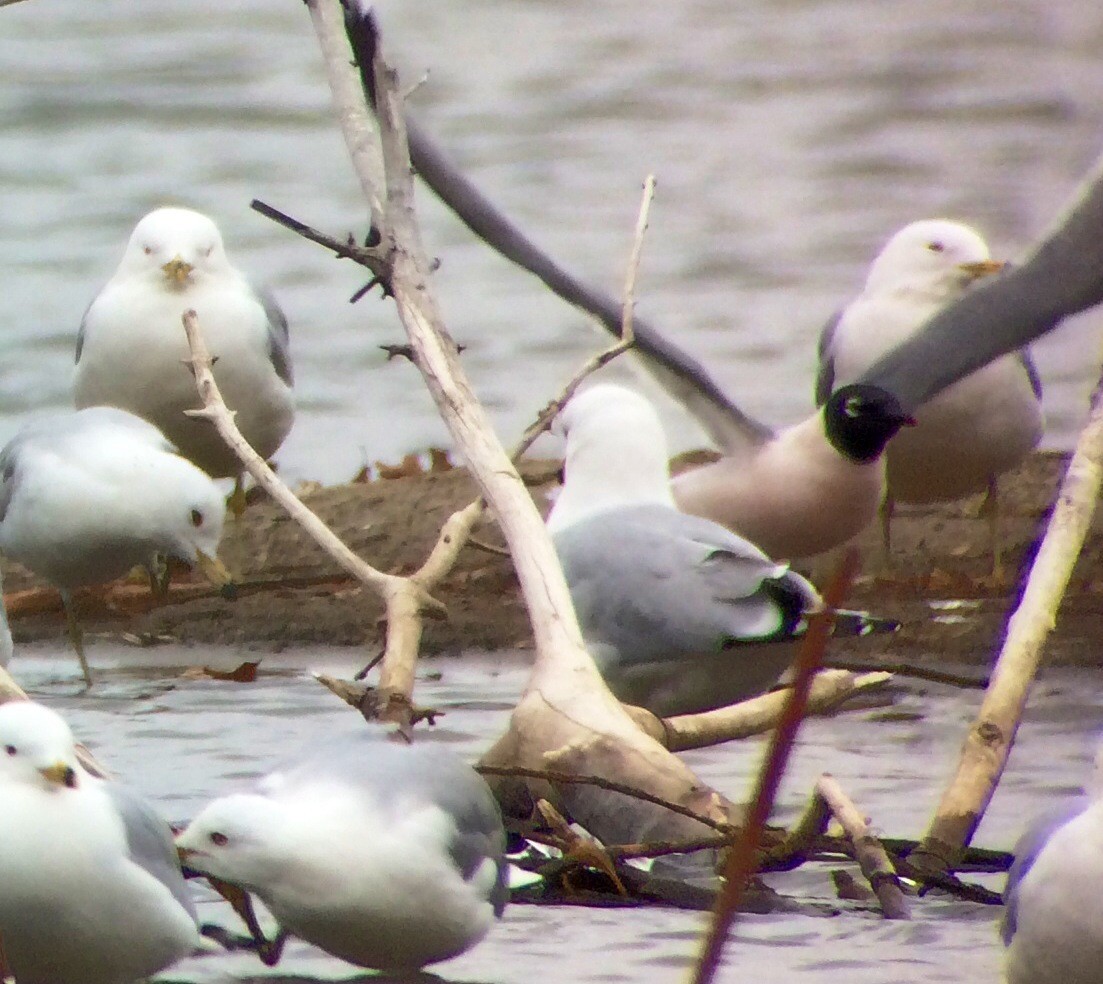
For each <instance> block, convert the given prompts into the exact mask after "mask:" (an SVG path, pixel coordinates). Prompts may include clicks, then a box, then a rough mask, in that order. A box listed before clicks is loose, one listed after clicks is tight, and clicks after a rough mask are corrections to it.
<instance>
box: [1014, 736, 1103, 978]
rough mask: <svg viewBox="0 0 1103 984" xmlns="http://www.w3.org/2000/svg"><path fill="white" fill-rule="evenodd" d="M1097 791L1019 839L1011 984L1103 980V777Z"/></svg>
mask: <svg viewBox="0 0 1103 984" xmlns="http://www.w3.org/2000/svg"><path fill="white" fill-rule="evenodd" d="M1101 757H1103V755H1101V754H1100V753H1097V754H1096V763H1095V775H1094V777H1093V781H1092V789H1091V790H1090V797H1085V798H1083V799H1082V800H1081V801H1080V802H1078V803H1076V804H1073V805H1070V806H1068V807H1066V808H1064V809H1063V810H1061V811H1058V812H1052V813H1050V814H1049V815H1048V816H1044V817H1042V818H1040V819H1039V820H1037V821H1035V823H1033V824H1032V825H1031V826H1030V827H1029V828H1028V829H1027V830H1026V832H1025V833H1024V834H1023V836H1022V837H1021V838H1020V840H1019V843H1018V844H1017V845H1016V846H1015V863H1014V864H1013V865H1012V866H1011V870H1010V871H1009V872H1008V874H1007V887H1006V888H1005V890H1004V903H1005V909H1004V919H1003V941H1004V943H1005V944H1006V946H1007V954H1006V961H1005V973H1006V980H1007V982H1008V984H1098V982H1099V981H1100V980H1101V979H1103V914H1101V910H1100V898H1101V897H1103V780H1101V777H1100V772H1101Z"/></svg>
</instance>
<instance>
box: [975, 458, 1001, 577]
mask: <svg viewBox="0 0 1103 984" xmlns="http://www.w3.org/2000/svg"><path fill="white" fill-rule="evenodd" d="M980 511H981V512H982V513H985V514H987V516H988V537H989V542H990V543H991V545H992V580H993V581H995V582H996V583H997V584H1003V583H1004V569H1003V537H1002V536H1001V529H1000V484H999V479H997V478H996V476H995V475H989V476H988V494H987V495H986V496H985V497H984V502H983V503H981V507H980Z"/></svg>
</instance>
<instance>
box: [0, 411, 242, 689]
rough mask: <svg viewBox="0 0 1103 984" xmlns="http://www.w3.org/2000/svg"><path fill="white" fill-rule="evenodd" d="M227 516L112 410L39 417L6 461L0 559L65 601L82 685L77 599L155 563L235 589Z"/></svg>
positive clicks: (207, 481) (140, 426)
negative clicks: (223, 553)
mask: <svg viewBox="0 0 1103 984" xmlns="http://www.w3.org/2000/svg"><path fill="white" fill-rule="evenodd" d="M225 511H226V506H225V502H224V501H223V499H222V495H221V493H220V492H219V490H218V487H217V486H216V485H215V483H214V481H213V480H212V479H211V478H209V477H208V476H207V475H206V473H204V472H202V471H200V470H199V469H198V468H196V467H195V465H193V464H192V463H191V462H190V461H188V460H186V459H185V458H182V457H180V455H179V454H177V453H176V450H175V448H174V447H173V446H172V444H170V443H169V441H167V440H166V439H165V437H164V435H163V434H162V433H161V432H160V431H159V430H158V429H157V428H156V427H154V426H153V425H152V424H150V423H148V422H147V421H144V420H142V419H141V418H139V417H135V416H134V415H133V414H130V413H127V412H126V411H125V410H118V409H115V408H114V407H89V408H88V409H86V410H78V411H75V412H69V413H63V414H55V415H50V416H45V417H42V418H40V419H38V420H35V421H32V422H31V423H29V424H26V425H25V426H24V427H23V428H22V429H21V430H20V431H19V432H18V433H17V434H16V435H15V437H13V438H12V439H11V441H9V442H8V444H7V445H6V446H5V447H4V449H3V450H2V451H0V553H3V554H4V555H5V556H6V557H8V558H10V559H11V560H16V561H19V563H21V564H23V565H24V566H25V567H27V568H29V569H30V570H31V571H32V572H33V573H35V574H37V575H38V576H39V577H41V578H43V579H44V580H46V581H48V582H50V583H51V584H52V585H54V586H55V587H57V588H58V589H59V590H60V591H61V597H62V601H63V602H64V605H65V614H66V622H67V626H68V630H69V637H70V639H71V641H72V643H73V647H74V649H76V652H77V656H78V658H79V659H80V664H81V669H82V670H83V672H84V677H85V681H86V682H87V683H88V684H89V685H91V683H92V674H91V670H90V669H89V666H88V662H87V660H86V659H85V657H84V647H83V643H82V640H81V632H80V628H79V626H78V624H77V620H76V613H75V610H74V606H73V597H72V592H73V589H74V588H76V587H79V586H82V585H90V584H101V583H104V582H106V581H110V580H112V579H114V578H116V577H120V576H122V575H123V574H125V573H126V572H127V571H129V570H130V569H131V568H133V567H135V566H137V565H143V566H146V567H147V569H150V568H151V565H152V564H153V563H154V558H155V555H158V554H160V555H165V556H168V557H174V558H176V559H178V560H181V561H183V562H184V563H186V564H188V565H190V566H193V567H198V568H199V569H200V570H201V571H202V572H203V574H204V575H205V576H206V577H207V578H208V579H209V580H210V581H211V582H212V583H213V584H215V585H216V586H219V587H226V586H227V585H229V583H230V576H229V573H228V572H227V571H226V568H225V567H224V566H223V565H222V563H221V562H220V561H219V560H218V558H217V556H216V550H217V548H218V541H219V538H220V537H221V535H222V525H223V521H224V518H225Z"/></svg>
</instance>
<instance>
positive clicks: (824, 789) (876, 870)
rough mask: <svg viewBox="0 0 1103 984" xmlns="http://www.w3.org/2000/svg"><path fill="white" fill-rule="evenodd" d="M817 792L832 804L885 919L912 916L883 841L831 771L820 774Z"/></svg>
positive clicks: (830, 806) (833, 813) (832, 811)
mask: <svg viewBox="0 0 1103 984" xmlns="http://www.w3.org/2000/svg"><path fill="white" fill-rule="evenodd" d="M816 795H817V796H818V797H820V798H821V799H823V801H824V802H825V803H826V804H827V806H828V807H829V808H830V810H831V813H832V815H833V816H834V817H835V819H836V820H837V821H838V822H839V825H840V826H841V827H842V828H843V830H844V831H845V832H846V835H847V837H849V838H850V843H851V844H852V845H853V848H854V859H855V860H856V861H857V862H858V867H859V868H861V869H862V874H863V875H865V876H866V880H867V881H868V882H869V884H870V887H871V888H872V889H873V891H874V894H875V895H876V896H877V900H878V901H879V902H880V903H881V911H882V912H883V913H884V916H885V918H886V919H910V918H911V913H910V912H909V911H908V900H907V898H906V897H905V896H904V893H903V891H902V889H901V888H900V880H899V879H898V878H897V877H896V870H895V869H894V868H893V866H892V862H891V861H890V860H889V856H888V855H887V854H886V853H885V849H884V848H883V847H882V846H881V842H880V841H879V840H878V839H877V838H876V837H875V836H874V835H873V834H872V833H870V830H869V824H868V823H866V819H865V817H863V816H862V814H861V813H860V812H859V811H858V809H857V807H855V806H854V804H853V803H852V802H851V801H850V798H849V797H848V796H847V795H846V793H844V792H843V788H842V786H840V785H839V784H838V782H837V781H836V780H835V779H834V778H833V777H832V776H829V775H823V776H820V779H819V781H818V782H817V783H816Z"/></svg>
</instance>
